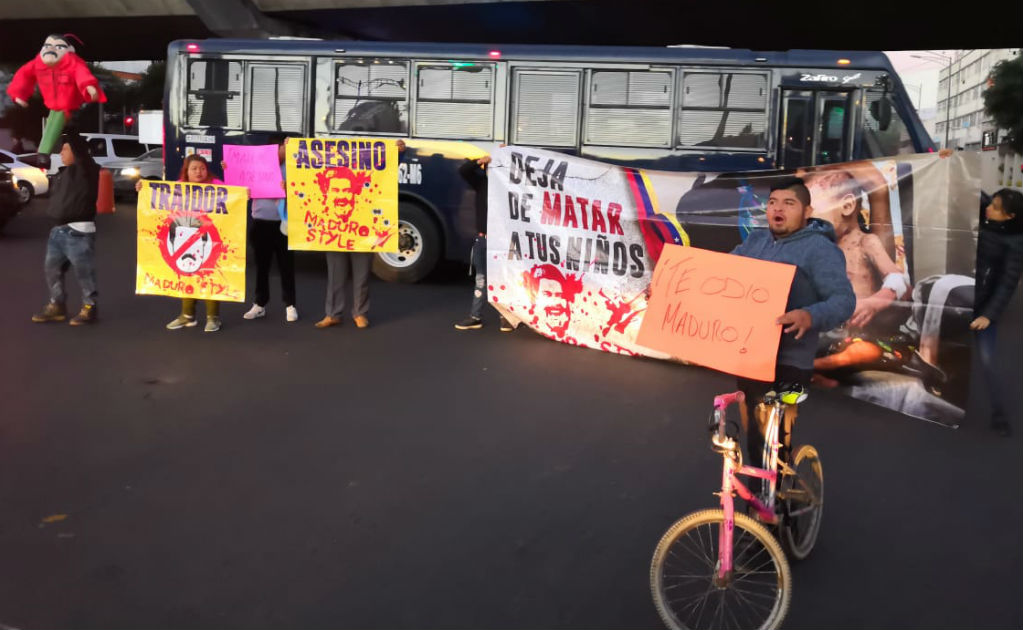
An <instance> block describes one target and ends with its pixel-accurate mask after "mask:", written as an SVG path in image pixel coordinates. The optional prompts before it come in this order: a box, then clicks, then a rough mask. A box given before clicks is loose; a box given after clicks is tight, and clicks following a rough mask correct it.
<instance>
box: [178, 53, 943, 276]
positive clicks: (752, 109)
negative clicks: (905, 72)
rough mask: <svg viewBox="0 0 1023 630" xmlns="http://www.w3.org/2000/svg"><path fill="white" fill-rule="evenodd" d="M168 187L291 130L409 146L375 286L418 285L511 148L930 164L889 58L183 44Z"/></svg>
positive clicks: (738, 167) (734, 164)
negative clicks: (185, 171) (466, 176)
mask: <svg viewBox="0 0 1023 630" xmlns="http://www.w3.org/2000/svg"><path fill="white" fill-rule="evenodd" d="M164 132H165V148H166V156H165V160H166V163H165V165H166V171H167V173H168V174H173V173H177V172H178V170H179V169H180V166H181V162H182V160H183V159H184V157H185V156H186V155H187V154H189V153H193V152H199V153H201V154H203V155H205V156H207V157H208V158H210V160H211V162H212V164H214V165H216V164H219V163H220V160H221V156H222V147H223V145H224V144H225V143H228V144H261V143H265V142H267V141H268V140H269V139H270V138H271V137H273V136H274V135H277V134H279V133H281V132H284V133H289V134H293V135H302V136H309V137H311V136H316V137H342V136H354V135H358V136H382V137H391V138H402V139H404V140H405V142H406V144H407V146H408V150H407V151H406V153H405V157H404V159H403V164H402V165H401V172H400V181H399V184H400V186H399V188H400V192H399V195H400V205H399V216H400V228H399V233H400V244H399V246H400V248H401V251H400V252H399V253H397V254H380V255H378V256H377V257H376V259H375V261H374V267H373V268H374V272H375V273H376V274H377V275H378V276H379V277H381V278H383V279H385V280H391V281H401V282H415V281H418V280H420V279H422V278H423V277H424V276H426V275H427V274H428V273H429V272H430V270H431V269H433V267H434V266H435V265H436V263H437V262H438V261H439V260H440V259H442V258H443V259H456V260H457V259H466V260H467V258H468V252H469V249H470V245H471V242H472V239H473V237H474V236H475V233H474V227H473V209H472V208H473V198H472V194H471V192H470V191H469V189H468V187H467V186H466V185H465V183H463V182H462V181H461V179H460V178H459V176H458V174H457V169H458V167H459V165H460V164H461V163H462V161H463V160H465V159H466V158H472V157H478V156H480V155H482V154H484V153H485V152H488V151H490V150H492V149H493V147H495V146H497V145H499V144H502V143H506V144H515V145H526V146H534V147H543V148H547V149H551V150H555V151H561V152H564V153H569V154H572V155H579V156H582V157H587V158H592V159H595V160H601V161H605V162H610V163H615V164H620V165H628V166H636V167H646V168H653V169H660V170H671V171H712V172H736V171H755V170H765V169H782V168H795V167H799V166H812V165H819V164H826V163H833V162H845V161H849V160H853V159H860V158H876V157H883V156H891V155H898V154H904V153H919V152H925V151H929V150H934V146H933V144H932V142H931V139H930V137H929V136H928V134H927V132H926V131H925V130H924V127H923V125H922V124H921V123H920V120H919V119H918V118H917V116H916V112H915V111H914V109H913V107H912V106H911V104H910V100H909V97H908V95H907V93H906V90H905V89H904V87H903V86H902V84H901V83H900V81H899V79H898V76H897V75H896V73H895V71H894V69H893V68H892V66H891V63H890V62H889V61H888V58H887V57H885V55H884V54H883V53H879V52H829V51H806V50H790V51H786V52H757V51H750V50H731V49H717V48H689V47H668V48H639V47H581V46H524V45H517V46H500V47H496V48H495V47H488V46H485V45H474V44H423V43H418V44H417V43H413V44H400V43H393V42H352V41H318V40H232V39H211V40H197V41H175V42H172V43H171V44H170V46H169V48H168V63H167V83H166V87H165V108H164Z"/></svg>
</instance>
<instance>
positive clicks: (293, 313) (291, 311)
mask: <svg viewBox="0 0 1023 630" xmlns="http://www.w3.org/2000/svg"><path fill="white" fill-rule="evenodd" d="M284 321H286V322H297V321H298V309H297V308H295V307H294V306H289V307H288V308H286V309H284Z"/></svg>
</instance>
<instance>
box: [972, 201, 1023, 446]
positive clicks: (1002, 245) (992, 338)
mask: <svg viewBox="0 0 1023 630" xmlns="http://www.w3.org/2000/svg"><path fill="white" fill-rule="evenodd" d="M1021 271H1023V194H1020V193H1019V192H1017V191H1015V190H1009V189H1008V188H1003V189H1002V190H999V191H998V192H996V193H995V194H994V196H993V197H992V199H991V204H990V205H988V207H987V208H986V209H985V210H984V220H983V221H982V222H981V225H980V236H979V238H978V240H977V293H976V298H975V300H974V305H973V315H974V318H975V319H974V320H973V321H972V322H970V328H971V329H972V330H974V331H976V332H975V333H974V334H975V336H976V341H977V351H978V354H979V355H980V364H981V366H982V368H983V370H984V373H983V376H984V380H985V381H987V388H988V396H989V398H990V401H991V428H992V429H993V430H994V431H995V432H997V433H998V434H999V435H1002V436H1005V437H1008V436H1009V435H1012V428H1011V427H1010V426H1009V421H1008V416H1007V415H1006V405H1005V401H1004V399H1003V393H1002V388H1001V387H1000V386H999V376H1000V375H1001V372H1000V371H999V370H998V369H997V367H996V366H995V353H996V350H997V347H998V345H997V341H998V319H999V317H1001V315H1002V311H1004V310H1005V307H1006V306H1007V305H1008V304H1009V300H1010V299H1011V298H1012V294H1013V292H1014V291H1015V290H1016V284H1017V283H1018V282H1019V278H1020V273H1021Z"/></svg>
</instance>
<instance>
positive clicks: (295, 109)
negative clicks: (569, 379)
mask: <svg viewBox="0 0 1023 630" xmlns="http://www.w3.org/2000/svg"><path fill="white" fill-rule="evenodd" d="M304 112H305V66H304V65H296V64H281V65H270V64H254V63H250V64H249V125H248V130H249V131H290V132H295V133H301V132H302V130H303V129H304V128H305V125H304V124H303V123H304V122H305V121H304V119H303V118H304V116H303V114H304Z"/></svg>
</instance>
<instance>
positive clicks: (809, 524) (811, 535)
mask: <svg viewBox="0 0 1023 630" xmlns="http://www.w3.org/2000/svg"><path fill="white" fill-rule="evenodd" d="M792 468H793V469H794V470H795V471H796V474H795V475H788V476H786V477H783V478H782V488H781V491H780V492H779V493H778V499H779V501H780V502H781V504H782V519H781V524H780V526H779V528H778V530H779V531H778V538H780V539H781V544H782V547H784V548H785V551H786V552H788V555H789V557H790V558H792V559H794V560H802V559H803V558H805V557H807V556H808V555H810V552H811V551H813V546H814V545H815V544H816V543H817V535H818V534H819V533H820V531H821V516H822V513H823V512H824V468H823V467H822V466H821V458H820V457H819V456H818V455H817V449H815V448H814V447H812V446H810V445H808V444H807V445H804V446H800V447H799V448H798V449H797V450H796V454H795V456H794V457H793V458H792Z"/></svg>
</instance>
